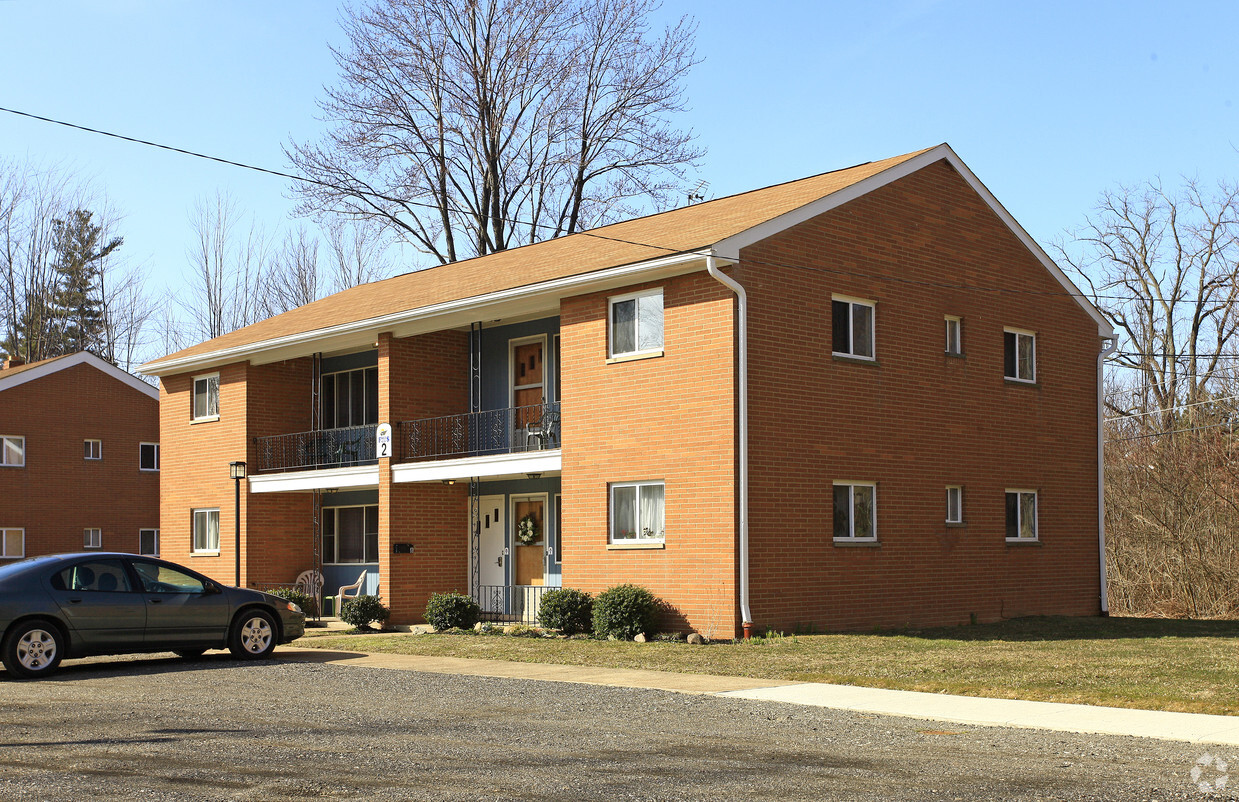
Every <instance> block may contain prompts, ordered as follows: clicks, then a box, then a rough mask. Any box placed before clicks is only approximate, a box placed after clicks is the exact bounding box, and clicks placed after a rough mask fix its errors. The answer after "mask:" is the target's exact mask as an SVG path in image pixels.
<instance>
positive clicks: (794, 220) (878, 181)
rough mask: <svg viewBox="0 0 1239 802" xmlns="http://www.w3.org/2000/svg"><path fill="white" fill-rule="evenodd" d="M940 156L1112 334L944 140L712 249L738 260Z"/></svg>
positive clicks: (1103, 330)
mask: <svg viewBox="0 0 1239 802" xmlns="http://www.w3.org/2000/svg"><path fill="white" fill-rule="evenodd" d="M942 159H945V160H946V161H947V163H948V164H950V165H951V166H952V167H954V168H955V170H956V172H958V173H959V174H960V175H961V176H963V179H964V180H965V181H967V182H968V185H969V186H971V187H972V189H973V190H974V191H975V192H976V193H977V194H978V195H980V196H981V199H982V200H983V201H985V203H986V205H987V206H989V207H990V209H991V210H992V211H993V212H994V214H996V215H998V218H999V219H1000V220H1002V222H1003V223H1005V224H1006V226H1007V228H1008V229H1010V230H1011V233H1013V234H1015V236H1016V238H1017V239H1019V241H1020V242H1021V243H1023V244H1024V247H1025V248H1027V249H1028V250H1029V251H1030V252H1031V253H1032V255H1033V256H1034V257H1036V259H1037V261H1039V262H1041V264H1042V266H1043V267H1045V269H1046V270H1048V271H1050V275H1052V276H1054V278H1055V279H1056V280H1057V281H1058V283H1059V284H1061V285H1062V287H1063V289H1065V290H1066V291H1067V293H1068V294H1070V295H1071V296H1072V297H1073V298H1075V300H1076V303H1078V304H1079V305H1080V307H1081V308H1082V309H1083V310H1084V311H1085V313H1087V314H1088V316H1089V317H1090V318H1092V319H1093V322H1095V323H1096V324H1097V331H1098V335H1099V336H1101V337H1113V336H1114V328H1113V327H1112V326H1111V325H1110V323H1109V321H1107V320H1106V318H1105V316H1104V315H1102V314H1101V312H1100V311H1098V309H1097V307H1095V306H1093V304H1092V303H1091V302H1090V301H1089V300H1088V299H1087V298H1086V297H1085V296H1084V293H1082V292H1080V288H1079V287H1077V286H1076V285H1075V283H1074V282H1072V280H1071V279H1069V278H1068V277H1067V275H1066V274H1065V273H1063V271H1062V270H1061V269H1060V268H1059V267H1058V265H1057V264H1055V262H1054V260H1053V259H1051V258H1050V256H1049V254H1047V253H1046V252H1045V251H1044V250H1043V249H1042V247H1041V246H1040V245H1038V244H1037V242H1036V240H1034V239H1033V238H1032V237H1031V236H1029V235H1028V232H1027V231H1025V230H1024V227H1023V226H1021V225H1020V224H1019V223H1018V222H1016V220H1015V218H1014V217H1012V216H1011V213H1010V212H1008V211H1007V210H1006V209H1005V208H1003V205H1002V204H1001V203H999V202H998V199H997V198H995V197H994V195H993V194H992V193H991V192H990V191H989V189H987V188H986V186H985V185H984V184H982V183H981V181H980V179H978V178H977V177H976V175H974V174H973V172H972V170H970V169H968V165H966V164H964V162H963V160H962V159H960V158H959V156H958V155H957V154H956V153H955V151H954V150H952V149H951V146H950V145H947V144H945V143H943V144H941V145H938V146H937V147H935V148H931V149H930V150H927V151H925V152H924V153H922V154H920V155H919V156H914V157H912V158H911V159H908V160H907V161H905V162H902V163H901V164H897V165H895V166H894V167H889V168H887V169H885V170H883V171H882V172H880V173H877V174H876V175H872V176H870V177H869V178H866V179H865V180H863V181H859V182H857V183H855V184H853V185H851V186H849V187H845V188H844V189H841V190H839V191H837V192H832V193H831V194H829V195H827V196H826V197H824V198H821V199H820V200H816V201H813V202H812V203H808V204H806V205H804V206H801V207H799V208H797V209H793V210H792V211H790V212H787V213H785V214H781V215H779V216H778V217H775V218H773V219H771V220H767V221H766V222H764V223H761V224H759V225H756V226H753V227H752V228H750V229H747V230H745V231H741V232H740V233H739V234H733V235H732V236H730V237H728V238H726V239H724V240H722V241H720V242H719V243H718V244H717V245H715V246H714V250H715V252H716V253H718V255H719V256H722V257H724V258H727V259H731V260H736V261H738V260H739V259H740V250H741V249H742V248H746V247H748V246H749V245H752V244H754V243H756V242H760V241H761V240H764V239H766V238H768V237H771V236H773V235H775V234H778V233H779V232H781V231H784V230H786V229H788V228H790V227H792V226H794V225H798V224H800V223H803V222H805V221H807V220H810V219H812V218H814V217H817V216H818V215H820V214H824V213H826V212H828V211H830V210H831V209H835V208H837V207H839V206H842V205H843V204H845V203H848V202H849V201H853V200H856V199H857V198H859V197H861V196H863V195H867V194H868V193H870V192H873V191H874V190H875V189H879V188H880V187H884V186H886V185H887V184H889V183H891V182H893V181H898V180H899V179H901V178H904V177H906V176H909V175H911V174H912V173H915V172H916V171H917V170H921V169H924V168H925V167H928V166H929V165H931V164H933V163H934V162H936V161H940V160H942Z"/></svg>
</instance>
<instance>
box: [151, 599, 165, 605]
mask: <svg viewBox="0 0 1239 802" xmlns="http://www.w3.org/2000/svg"><path fill="white" fill-rule="evenodd" d="M148 601H149V602H150V603H151V604H162V603H163V599H148Z"/></svg>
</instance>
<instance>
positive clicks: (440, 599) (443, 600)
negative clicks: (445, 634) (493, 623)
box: [426, 593, 482, 629]
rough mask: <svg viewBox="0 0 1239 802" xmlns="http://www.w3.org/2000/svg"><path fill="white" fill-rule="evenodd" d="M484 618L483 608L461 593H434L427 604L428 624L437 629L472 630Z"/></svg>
mask: <svg viewBox="0 0 1239 802" xmlns="http://www.w3.org/2000/svg"><path fill="white" fill-rule="evenodd" d="M481 616H482V608H481V607H479V606H478V603H477V602H475V601H474V600H473V599H471V598H469V597H468V596H462V595H461V594H459V593H432V594H430V600H429V601H428V602H426V623H427V624H430V625H431V626H432V627H434V628H435V629H451V628H452V627H456V628H457V629H472V628H473V625H474V624H476V623H477V622H478V619H479V618H480V617H481Z"/></svg>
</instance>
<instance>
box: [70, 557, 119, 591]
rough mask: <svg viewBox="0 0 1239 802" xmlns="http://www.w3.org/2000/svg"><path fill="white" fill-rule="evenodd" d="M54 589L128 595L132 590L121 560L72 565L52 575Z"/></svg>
mask: <svg viewBox="0 0 1239 802" xmlns="http://www.w3.org/2000/svg"><path fill="white" fill-rule="evenodd" d="M52 587H53V588H55V589H56V590H84V591H87V592H91V593H128V592H129V591H130V590H131V588H132V586H131V585H130V584H129V575H128V574H127V573H126V572H125V566H124V565H122V564H121V561H120V560H96V561H94V562H86V563H78V564H77V565H71V566H69V567H68V568H66V569H64V570H63V571H60V572H58V573H56V574H53V575H52Z"/></svg>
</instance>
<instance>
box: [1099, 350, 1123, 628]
mask: <svg viewBox="0 0 1239 802" xmlns="http://www.w3.org/2000/svg"><path fill="white" fill-rule="evenodd" d="M1102 342H1108V343H1109V345H1107V346H1106V347H1104V348H1102V349H1101V353H1100V354H1098V355H1097V551H1098V553H1099V556H1100V559H1101V614H1102V615H1109V614H1110V599H1109V592H1108V589H1107V587H1106V461H1105V429H1104V426H1105V417H1104V411H1105V388H1104V386H1103V385H1102V372H1103V366H1104V365H1105V362H1106V357H1108V356H1109V355H1110V354H1112V353H1114V349H1115V348H1118V347H1119V342H1118V339H1116V338H1104V339H1103V340H1102Z"/></svg>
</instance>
